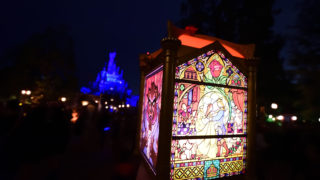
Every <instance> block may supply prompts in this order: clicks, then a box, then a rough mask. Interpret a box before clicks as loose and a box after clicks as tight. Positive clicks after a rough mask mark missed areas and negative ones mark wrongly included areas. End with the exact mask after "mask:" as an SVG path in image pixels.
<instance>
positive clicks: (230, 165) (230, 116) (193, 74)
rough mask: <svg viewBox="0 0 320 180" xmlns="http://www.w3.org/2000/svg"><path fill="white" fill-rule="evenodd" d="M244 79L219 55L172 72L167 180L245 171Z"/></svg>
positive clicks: (210, 53)
mask: <svg viewBox="0 0 320 180" xmlns="http://www.w3.org/2000/svg"><path fill="white" fill-rule="evenodd" d="M246 134H247V78H246V77H245V75H244V74H243V73H241V72H240V71H239V69H238V68H237V67H235V66H234V65H233V64H232V63H231V61H230V60H229V59H227V58H226V57H225V56H224V54H223V53H222V52H220V51H213V50H212V51H208V52H207V53H204V54H202V55H200V56H199V57H197V58H194V59H191V60H189V61H187V62H186V63H183V64H181V65H179V66H177V68H176V76H175V89H174V104H173V123H172V137H173V140H172V144H171V179H216V178H221V177H226V176H232V175H238V174H243V173H244V172H245V168H246V146H247V144H246Z"/></svg>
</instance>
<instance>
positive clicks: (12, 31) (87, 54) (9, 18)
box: [0, 0, 294, 94]
mask: <svg viewBox="0 0 320 180" xmlns="http://www.w3.org/2000/svg"><path fill="white" fill-rule="evenodd" d="M181 1H182V0H176V1H172V0H159V1H148V0H140V1H129V0H125V1H124V0H118V1H107V0H104V1H97V0H91V1H87V2H81V1H79V0H77V1H76V0H68V1H66V0H55V1H52V2H48V1H42V0H37V1H34V0H30V1H6V2H5V4H4V5H2V6H1V7H0V18H1V19H0V22H1V26H0V55H2V54H3V53H4V52H5V51H6V50H7V49H9V48H12V47H14V46H16V45H18V44H19V43H23V42H24V41H25V40H27V39H28V38H29V37H30V36H31V35H32V34H34V33H42V32H44V31H45V29H46V28H48V27H57V26H59V25H66V26H67V28H68V31H69V33H70V35H71V36H72V37H73V39H74V44H75V55H76V56H75V61H76V65H77V71H78V78H79V83H80V85H87V84H88V82H89V81H94V80H95V78H96V75H97V73H98V72H99V71H100V70H101V69H102V67H103V65H104V62H106V58H107V57H108V52H110V51H116V52H117V57H116V63H117V65H118V66H120V68H121V69H122V70H123V71H124V78H125V80H126V81H127V82H128V83H129V86H130V87H131V89H133V92H134V93H136V94H138V90H139V73H140V72H139V63H138V56H139V54H141V53H146V52H147V51H150V52H152V51H154V50H157V49H158V48H160V40H161V39H162V38H163V37H165V36H166V22H167V20H172V21H173V22H177V21H178V20H179V16H180V2H181ZM286 2H287V1H286V0H283V1H279V2H276V8H281V9H283V11H282V13H281V14H279V15H277V16H276V20H275V27H274V29H275V30H276V31H277V32H279V33H286V31H287V28H288V26H289V25H290V24H291V23H292V22H293V19H294V13H292V12H293V11H292V10H293V8H294V6H293V3H290V4H289V6H287V5H286ZM284 7H285V8H284Z"/></svg>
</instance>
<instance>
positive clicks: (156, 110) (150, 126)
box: [140, 67, 163, 168]
mask: <svg viewBox="0 0 320 180" xmlns="http://www.w3.org/2000/svg"><path fill="white" fill-rule="evenodd" d="M162 76H163V73H162V67H160V68H158V69H156V70H155V71H153V72H151V73H150V74H149V75H147V76H146V78H145V86H144V96H143V112H142V120H141V136H140V149H141V151H142V152H143V154H144V156H145V158H146V159H147V160H148V162H149V164H151V166H152V167H153V168H155V167H156V164H157V156H158V138H159V120H160V108H161V92H162Z"/></svg>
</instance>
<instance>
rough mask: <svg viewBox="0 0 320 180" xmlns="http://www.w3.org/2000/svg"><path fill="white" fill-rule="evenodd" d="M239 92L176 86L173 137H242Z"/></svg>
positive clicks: (242, 104) (244, 104)
mask: <svg viewBox="0 0 320 180" xmlns="http://www.w3.org/2000/svg"><path fill="white" fill-rule="evenodd" d="M246 98H247V92H246V90H243V89H235V88H224V87H214V86H205V85H196V84H190V83H176V84H175V97H174V111H173V127H172V134H173V136H199V135H200V136H207V135H234V134H246V126H247V123H246V121H247V99H246Z"/></svg>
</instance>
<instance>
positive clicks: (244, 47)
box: [140, 24, 255, 66]
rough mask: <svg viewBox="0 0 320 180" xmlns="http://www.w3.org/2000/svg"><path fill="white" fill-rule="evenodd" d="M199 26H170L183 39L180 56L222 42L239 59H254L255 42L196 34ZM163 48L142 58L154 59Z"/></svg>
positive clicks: (173, 34)
mask: <svg viewBox="0 0 320 180" xmlns="http://www.w3.org/2000/svg"><path fill="white" fill-rule="evenodd" d="M196 30H197V28H195V27H192V26H187V27H186V28H185V29H181V28H178V27H176V26H174V25H172V24H171V25H170V26H169V27H168V31H169V34H170V35H171V36H173V37H175V38H177V39H179V40H180V41H181V46H180V47H179V50H178V57H184V56H186V55H188V54H190V52H195V51H197V50H199V49H202V48H204V47H206V46H209V45H211V44H216V43H218V44H220V45H221V46H222V47H223V48H224V49H225V50H226V51H228V53H229V54H230V55H231V56H233V57H235V58H237V59H254V51H255V44H238V43H233V42H230V41H226V40H223V39H220V38H217V37H214V36H208V35H203V34H196ZM162 51H163V50H162V49H161V48H160V49H158V50H156V51H154V52H152V53H148V54H147V55H142V57H140V59H148V60H149V61H150V60H153V59H156V58H157V57H158V56H159V55H161V54H162ZM140 65H141V66H144V62H141V61H140Z"/></svg>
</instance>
